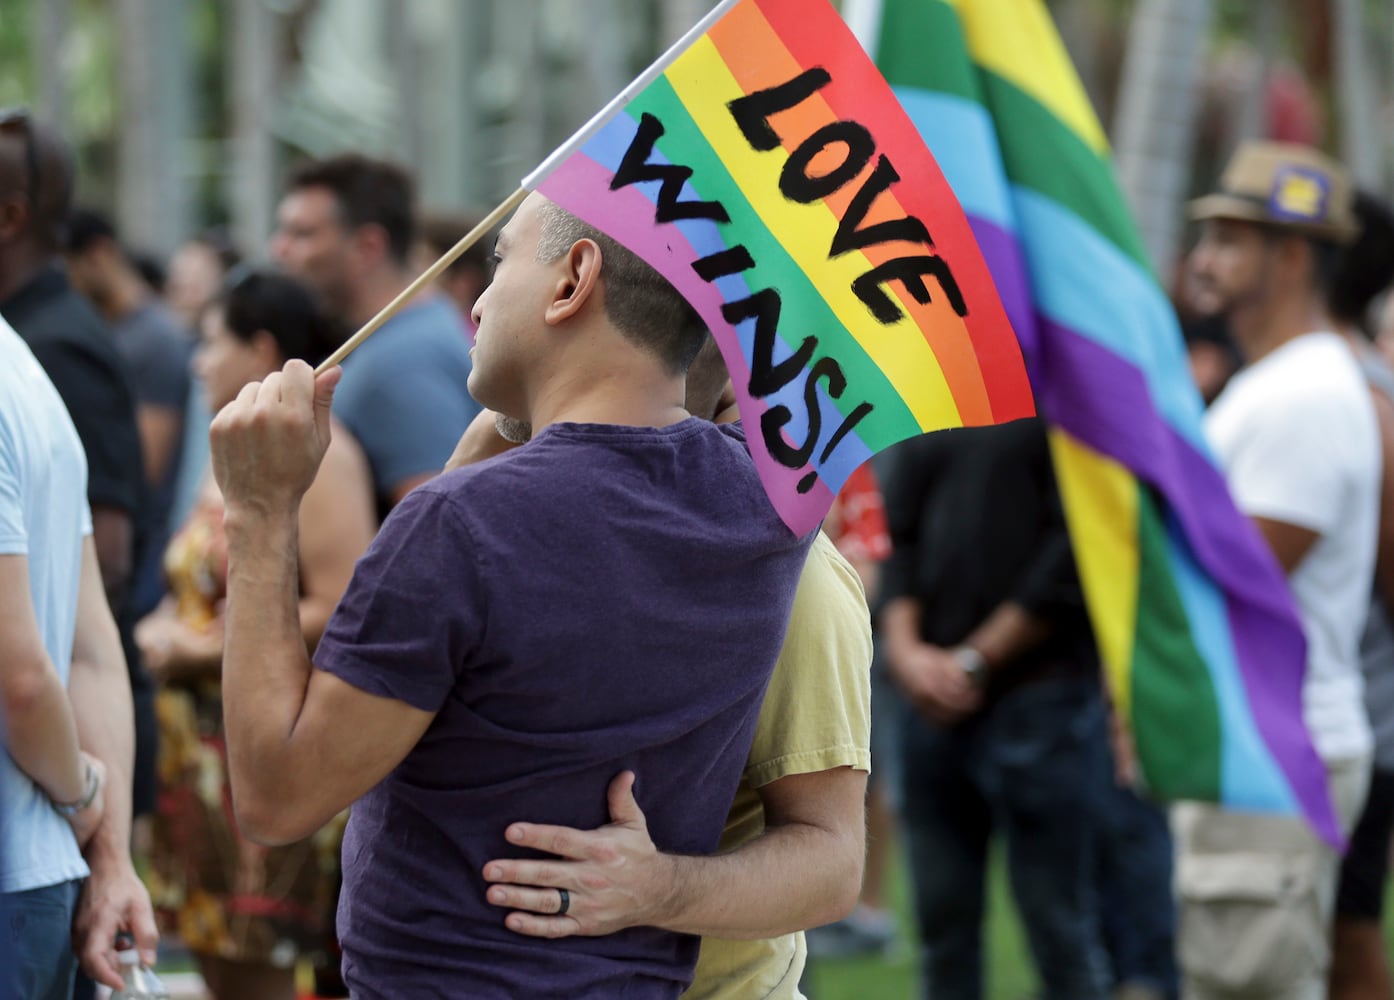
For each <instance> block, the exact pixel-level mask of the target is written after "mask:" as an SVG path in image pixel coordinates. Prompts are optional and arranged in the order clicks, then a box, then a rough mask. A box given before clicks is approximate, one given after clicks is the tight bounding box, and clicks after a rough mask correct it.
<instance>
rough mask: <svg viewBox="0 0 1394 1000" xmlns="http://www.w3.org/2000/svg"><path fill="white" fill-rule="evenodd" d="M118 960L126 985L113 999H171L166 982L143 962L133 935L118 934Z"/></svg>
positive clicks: (113, 995)
mask: <svg viewBox="0 0 1394 1000" xmlns="http://www.w3.org/2000/svg"><path fill="white" fill-rule="evenodd" d="M116 961H117V962H118V963H119V964H120V966H121V980H122V981H123V982H124V983H125V985H124V986H122V987H121V989H120V990H119V991H118V992H116V993H113V994H112V995H111V1000H170V997H169V990H167V989H165V984H164V983H162V982H160V979H159V977H158V976H156V975H155V973H153V972H151V971H150V970H149V969H147V968H146V967H145V965H144V963H142V962H141V960H140V952H139V951H137V950H136V942H135V939H134V938H133V937H131V935H129V934H125V933H122V934H118V935H116Z"/></svg>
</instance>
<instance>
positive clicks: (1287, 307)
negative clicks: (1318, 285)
mask: <svg viewBox="0 0 1394 1000" xmlns="http://www.w3.org/2000/svg"><path fill="white" fill-rule="evenodd" d="M1332 328H1333V324H1332V322H1331V317H1330V315H1329V314H1328V313H1327V311H1326V308H1325V307H1324V306H1323V305H1322V304H1321V303H1320V302H1319V301H1316V300H1313V299H1308V298H1303V299H1293V300H1291V301H1288V302H1284V303H1281V304H1279V305H1278V306H1277V307H1276V308H1274V309H1273V310H1272V311H1271V312H1270V313H1269V314H1268V315H1267V316H1266V317H1264V319H1263V320H1262V321H1261V322H1259V323H1256V324H1255V325H1254V329H1253V330H1252V331H1250V332H1249V333H1248V334H1247V335H1246V334H1243V333H1241V332H1240V331H1239V330H1236V331H1235V339H1236V340H1237V341H1238V342H1239V348H1240V353H1242V354H1243V355H1244V360H1245V361H1246V362H1248V363H1249V364H1254V363H1255V362H1257V361H1260V360H1262V359H1263V358H1266V357H1267V356H1268V355H1270V354H1272V353H1273V352H1274V351H1276V350H1277V349H1278V348H1280V347H1282V346H1283V345H1284V344H1287V343H1289V342H1291V341H1293V340H1296V339H1297V338H1298V337H1301V336H1304V335H1306V334H1308V333H1316V332H1318V331H1321V330H1330V329H1332Z"/></svg>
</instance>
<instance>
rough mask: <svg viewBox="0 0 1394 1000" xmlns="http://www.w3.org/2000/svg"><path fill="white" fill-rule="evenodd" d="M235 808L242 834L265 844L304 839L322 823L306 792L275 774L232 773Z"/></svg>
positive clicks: (281, 845) (234, 812)
mask: <svg viewBox="0 0 1394 1000" xmlns="http://www.w3.org/2000/svg"><path fill="white" fill-rule="evenodd" d="M231 784H232V810H233V814H234V816H236V818H237V827H238V829H239V830H241V832H242V835H243V836H244V837H246V838H247V839H248V840H250V841H252V842H253V843H254V844H260V845H261V846H263V847H284V846H285V845H287V844H293V843H295V842H296V841H298V840H304V839H305V838H306V837H308V836H310V835H311V834H312V833H314V832H315V830H317V829H318V828H319V826H320V822H319V821H318V818H317V817H316V816H315V815H313V814H312V810H311V807H310V803H309V801H308V799H307V797H306V796H304V795H300V794H297V793H295V791H294V790H293V789H292V788H291V787H290V786H289V784H288V783H286V782H284V781H278V780H277V778H276V776H275V774H272V773H265V772H263V773H261V774H257V775H238V774H237V773H235V772H234V773H233V775H232V782H231Z"/></svg>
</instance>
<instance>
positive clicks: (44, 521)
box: [0, 319, 92, 893]
mask: <svg viewBox="0 0 1394 1000" xmlns="http://www.w3.org/2000/svg"><path fill="white" fill-rule="evenodd" d="M91 533H92V515H91V512H90V511H89V509H88V507H87V459H86V457H85V456H84V454H83V451H82V442H81V441H80V440H79V439H78V436H77V431H76V430H74V429H73V422H72V420H71V419H69V417H68V411H67V409H66V408H65V407H64V405H63V400H62V399H61V398H60V397H59V395H58V390H56V389H55V388H54V387H53V383H52V382H50V381H49V380H48V376H47V375H45V374H44V370H43V368H41V367H40V366H39V363H38V361H36V360H35V359H34V355H33V354H32V353H31V352H30V350H29V348H28V346H27V345H26V344H25V343H24V341H23V340H21V339H20V337H19V335H18V334H17V333H15V331H14V328H13V327H11V326H10V325H9V324H8V323H6V322H5V320H4V319H0V555H22V556H25V557H26V558H27V560H28V565H29V596H30V598H31V599H32V600H33V602H34V615H35V618H36V619H37V620H38V623H39V635H40V636H41V637H42V638H43V643H44V650H45V651H46V652H47V653H48V656H49V659H50V660H52V661H53V665H54V667H55V668H56V669H57V671H58V676H59V677H61V678H62V680H63V683H64V685H66V684H67V682H68V669H69V667H70V666H71V665H72V656H73V630H74V628H75V627H76V622H77V594H78V580H79V578H80V575H81V565H82V540H83V538H84V536H86V535H90V534H91ZM0 743H3V740H2V739H0ZM86 875H87V864H86V862H84V861H83V860H82V855H81V854H80V853H79V852H78V849H77V841H76V840H75V839H74V838H73V832H72V828H71V827H70V826H69V825H68V823H67V821H66V820H65V819H63V817H61V816H59V815H58V813H57V812H56V811H54V809H53V807H52V806H51V805H50V804H49V801H48V796H47V795H45V794H44V791H43V790H42V789H41V788H39V787H38V786H37V785H35V784H34V782H33V781H31V780H30V778H29V777H28V775H26V774H25V773H24V772H23V771H21V770H20V769H19V768H18V767H17V766H15V763H14V761H13V760H12V759H11V758H10V755H9V754H8V753H7V752H5V751H4V750H3V749H0V892H7V893H8V892H23V891H26V890H29V889H40V888H43V887H44V886H50V885H57V884H59V883H60V882H67V881H69V880H71V879H77V878H84V877H86Z"/></svg>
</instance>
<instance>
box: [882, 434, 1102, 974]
mask: <svg viewBox="0 0 1394 1000" xmlns="http://www.w3.org/2000/svg"><path fill="white" fill-rule="evenodd" d="M886 516H887V521H888V524H889V527H890V531H891V541H892V555H891V559H890V561H889V562H888V563H887V565H886V569H885V576H884V583H883V587H884V588H885V589H884V592H883V593H884V597H885V600H886V603H885V605H884V606H883V608H882V611H881V617H880V621H881V627H882V630H883V638H884V639H885V652H886V655H887V661H888V664H889V667H890V670H891V676H892V677H893V678H894V680H895V681H896V683H897V684H898V685H899V686H900V688H901V690H902V692H903V693H904V694H905V695H906V698H907V700H908V701H909V703H910V705H911V707H912V708H913V709H914V711H913V712H912V713H911V716H912V717H911V718H908V719H907V720H906V721H905V725H904V731H903V734H902V738H901V752H902V754H903V760H902V767H903V782H904V806H903V809H904V816H903V818H904V824H905V831H906V839H907V842H908V846H909V852H910V861H911V868H912V873H913V877H914V884H915V905H916V911H917V916H918V918H919V919H918V923H919V927H920V936H921V944H922V955H923V969H922V972H923V977H924V980H925V982H924V987H925V990H926V993H927V994H928V995H932V996H933V997H935V1000H978V998H979V997H981V996H982V950H981V928H982V922H983V912H984V893H983V889H984V874H985V870H986V863H987V857H988V843H989V840H990V838H991V835H992V833H993V832H994V829H995V830H997V831H998V832H1000V833H1001V834H1002V835H1003V836H1004V838H1005V841H1006V847H1007V857H1008V868H1009V871H1010V876H1011V883H1012V889H1013V893H1014V896H1015V898H1016V903H1017V908H1018V910H1019V912H1020V914H1021V918H1022V922H1023V923H1024V925H1025V929H1026V935H1027V939H1028V941H1029V943H1030V946H1031V950H1032V954H1033V956H1034V958H1035V961H1036V966H1037V970H1038V972H1039V974H1040V977H1041V987H1042V990H1041V995H1042V996H1043V997H1044V998H1046V1000H1065V998H1068V1000H1091V998H1098V1000H1102V998H1104V997H1105V996H1107V995H1109V973H1108V970H1107V958H1106V954H1105V951H1104V948H1103V941H1102V936H1101V929H1100V919H1099V911H1098V904H1097V898H1096V893H1095V891H1094V880H1095V874H1094V866H1095V864H1096V858H1095V849H1096V843H1095V841H1096V835H1097V829H1098V827H1097V823H1098V810H1099V807H1100V804H1101V802H1102V800H1103V795H1104V793H1105V790H1106V789H1107V786H1108V780H1109V776H1108V771H1109V766H1108V742H1107V726H1106V713H1105V706H1104V702H1103V698H1102V693H1101V690H1100V685H1099V680H1098V662H1097V659H1096V655H1095V653H1094V649H1093V642H1092V638H1091V633H1090V629H1089V623H1088V619H1087V617H1086V615H1085V609H1084V602H1083V597H1082V593H1081V590H1080V585H1079V581H1078V577H1077V574H1076V572H1075V567H1074V561H1073V557H1072V555H1071V552H1070V544H1069V537H1068V534H1067V533H1066V529H1065V522H1064V516H1063V513H1062V511H1061V507H1060V501H1059V498H1058V495H1057V493H1056V487H1055V479H1054V474H1053V471H1052V468H1051V461H1050V451H1049V447H1048V444H1047V441H1046V435H1045V432H1044V428H1043V426H1042V424H1041V422H1040V421H1039V420H1028V421H1018V422H1016V423H1012V424H1007V425H1005V426H1002V427H992V428H964V429H958V430H949V431H943V432H939V433H935V434H930V435H926V436H924V437H920V438H915V439H913V440H911V441H907V442H905V443H904V444H902V445H899V446H897V448H896V449H895V452H894V455H893V458H892V469H891V474H890V475H889V476H888V478H887V481H886Z"/></svg>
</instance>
